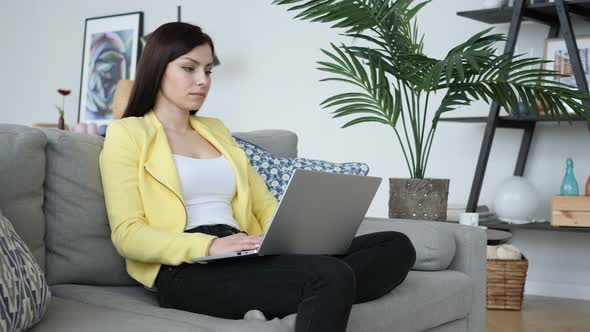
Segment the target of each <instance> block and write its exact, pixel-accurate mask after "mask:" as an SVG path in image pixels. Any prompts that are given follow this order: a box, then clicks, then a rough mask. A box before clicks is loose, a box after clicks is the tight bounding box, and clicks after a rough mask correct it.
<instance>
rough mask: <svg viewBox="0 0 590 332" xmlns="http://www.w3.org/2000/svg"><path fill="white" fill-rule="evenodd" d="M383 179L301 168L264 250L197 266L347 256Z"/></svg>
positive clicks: (281, 204)
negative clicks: (234, 260) (256, 257)
mask: <svg viewBox="0 0 590 332" xmlns="http://www.w3.org/2000/svg"><path fill="white" fill-rule="evenodd" d="M380 183H381V178H378V177H372V176H360V175H348V174H338V173H328V172H318V171H309V170H301V169H296V170H295V172H294V173H293V176H291V179H290V180H289V183H288V184H287V189H286V191H285V193H284V195H283V198H282V199H281V201H280V202H279V205H278V207H277V209H276V211H275V213H274V216H273V218H272V221H271V224H270V226H269V228H268V230H267V231H266V233H265V234H264V237H263V239H262V243H261V244H260V247H258V248H257V249H255V250H245V251H240V252H234V253H228V254H224V255H217V256H205V257H197V258H193V259H192V261H193V262H206V261H215V260H220V259H227V258H235V257H243V256H252V255H259V256H264V255H278V254H310V255H336V254H344V253H345V252H346V251H347V250H348V248H349V247H350V244H351V243H352V240H353V238H354V236H355V235H356V232H357V231H358V228H359V226H360V224H361V222H362V220H363V218H364V216H365V214H366V213H367V210H368V209H369V205H370V204H371V202H372V201H373V197H375V193H376V192H377V189H378V188H379V185H380Z"/></svg>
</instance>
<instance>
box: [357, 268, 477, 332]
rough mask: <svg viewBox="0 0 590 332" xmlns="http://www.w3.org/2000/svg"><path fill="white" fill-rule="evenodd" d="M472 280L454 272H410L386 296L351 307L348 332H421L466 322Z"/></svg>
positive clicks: (469, 305) (469, 308)
mask: <svg viewBox="0 0 590 332" xmlns="http://www.w3.org/2000/svg"><path fill="white" fill-rule="evenodd" d="M472 284H473V280H472V279H471V278H470V277H469V276H468V275H466V274H464V273H462V272H457V271H450V270H447V271H436V272H431V271H410V272H409V273H408V277H407V278H406V280H404V282H403V283H402V284H401V285H399V286H398V287H396V288H395V289H394V290H393V291H391V292H390V293H389V294H387V295H385V296H383V297H381V298H379V299H376V300H374V301H370V302H366V303H361V304H356V305H354V306H353V307H352V311H351V313H350V319H349V320H348V328H347V331H424V330H427V329H430V328H433V327H436V326H439V325H441V324H444V323H447V322H451V321H454V320H457V319H461V318H465V317H467V315H468V314H469V312H470V310H471V299H472V296H473V295H472V292H473V286H472Z"/></svg>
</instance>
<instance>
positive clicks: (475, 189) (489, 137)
mask: <svg viewBox="0 0 590 332" xmlns="http://www.w3.org/2000/svg"><path fill="white" fill-rule="evenodd" d="M524 7H525V1H524V0H516V1H515V2H514V8H513V11H512V19H511V21H510V30H509V31H508V38H507V40H506V47H505V48H504V53H508V54H513V53H514V48H515V47H516V41H517V39H518V33H519V32H520V23H521V22H522V16H523V12H524ZM499 113H500V105H498V104H496V103H492V106H491V108H490V113H489V114H488V120H487V124H486V129H485V132H484V134H483V142H482V143H481V149H480V150H479V158H478V159H477V166H476V168H475V176H474V177H473V183H472V184H471V193H470V194H469V200H468V201H467V208H466V211H467V212H475V210H476V209H477V201H479V194H480V191H481V185H482V183H483V178H484V175H485V172H486V168H487V166H488V159H489V157H490V151H491V149H492V142H493V140H494V135H495V133H496V126H497V125H498V114H499Z"/></svg>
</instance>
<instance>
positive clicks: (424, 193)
mask: <svg viewBox="0 0 590 332" xmlns="http://www.w3.org/2000/svg"><path fill="white" fill-rule="evenodd" d="M449 182H450V180H449V179H400V178H390V179H389V217H390V218H401V219H416V220H434V221H447V203H448V197H449Z"/></svg>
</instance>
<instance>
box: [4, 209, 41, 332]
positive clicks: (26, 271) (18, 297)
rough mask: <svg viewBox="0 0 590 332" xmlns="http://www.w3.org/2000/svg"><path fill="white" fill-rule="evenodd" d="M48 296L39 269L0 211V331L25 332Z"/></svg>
mask: <svg viewBox="0 0 590 332" xmlns="http://www.w3.org/2000/svg"><path fill="white" fill-rule="evenodd" d="M50 296H51V294H50V292H49V287H48V286H47V281H46V280H45V275H44V274H43V271H42V270H41V267H39V265H38V264H37V262H36V261H35V257H33V254H32V253H31V251H30V250H29V248H28V247H27V245H26V244H25V243H24V242H23V240H22V239H21V238H20V237H19V236H18V234H16V231H15V230H14V228H13V227H12V224H11V223H10V221H8V219H6V217H4V216H3V215H2V211H0V331H10V332H13V331H25V330H27V329H28V328H30V327H31V326H33V325H35V324H36V323H37V322H39V321H40V320H41V318H42V317H43V314H44V313H45V309H46V308H47V304H48V303H49V297H50Z"/></svg>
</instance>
